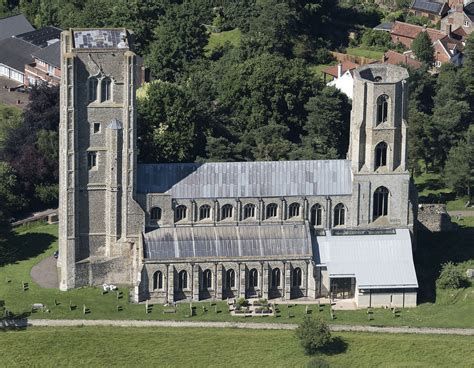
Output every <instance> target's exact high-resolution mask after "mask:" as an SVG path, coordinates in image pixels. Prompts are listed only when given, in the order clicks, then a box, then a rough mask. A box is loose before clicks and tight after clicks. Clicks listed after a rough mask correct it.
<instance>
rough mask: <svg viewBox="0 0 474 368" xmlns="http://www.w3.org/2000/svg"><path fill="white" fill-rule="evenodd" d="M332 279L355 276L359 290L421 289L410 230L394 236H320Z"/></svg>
mask: <svg viewBox="0 0 474 368" xmlns="http://www.w3.org/2000/svg"><path fill="white" fill-rule="evenodd" d="M317 244H318V250H319V258H320V259H319V260H318V261H319V263H320V264H321V265H325V266H326V267H327V269H328V272H329V277H330V278H342V277H355V278H356V283H357V287H358V288H359V289H396V288H417V287H418V281H417V279H416V273H415V266H414V264H413V254H412V247H411V238H410V232H409V231H408V229H397V230H396V231H395V233H393V234H376V235H349V236H346V235H330V232H328V235H326V236H318V237H317Z"/></svg>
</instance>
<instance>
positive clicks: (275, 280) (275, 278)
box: [271, 268, 280, 288]
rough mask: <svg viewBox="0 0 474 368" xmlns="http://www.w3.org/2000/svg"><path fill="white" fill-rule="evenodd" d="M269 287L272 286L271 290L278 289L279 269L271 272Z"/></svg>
mask: <svg viewBox="0 0 474 368" xmlns="http://www.w3.org/2000/svg"><path fill="white" fill-rule="evenodd" d="M271 285H272V288H277V287H280V269H279V268H274V269H273V270H272V282H271Z"/></svg>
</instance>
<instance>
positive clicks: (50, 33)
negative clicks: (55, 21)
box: [16, 26, 62, 47]
mask: <svg viewBox="0 0 474 368" xmlns="http://www.w3.org/2000/svg"><path fill="white" fill-rule="evenodd" d="M61 32H62V31H61V29H59V28H56V27H52V26H47V27H43V28H41V29H37V30H33V31H31V32H26V33H22V34H19V35H17V36H16V37H17V38H21V39H22V40H24V41H27V42H29V43H32V44H33V45H36V46H39V47H46V46H48V41H51V40H59V39H60V37H61Z"/></svg>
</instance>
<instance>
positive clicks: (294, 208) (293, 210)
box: [288, 203, 300, 218]
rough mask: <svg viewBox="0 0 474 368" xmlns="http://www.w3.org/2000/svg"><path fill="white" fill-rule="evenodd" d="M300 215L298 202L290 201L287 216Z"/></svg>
mask: <svg viewBox="0 0 474 368" xmlns="http://www.w3.org/2000/svg"><path fill="white" fill-rule="evenodd" d="M299 215H300V204H299V203H292V204H290V206H289V207H288V217H290V218H291V217H298V216H299Z"/></svg>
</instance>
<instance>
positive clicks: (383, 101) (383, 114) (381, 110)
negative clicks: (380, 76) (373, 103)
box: [377, 95, 388, 124]
mask: <svg viewBox="0 0 474 368" xmlns="http://www.w3.org/2000/svg"><path fill="white" fill-rule="evenodd" d="M387 118H388V96H387V95H382V96H379V98H377V124H380V123H384V122H386V121H387Z"/></svg>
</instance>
